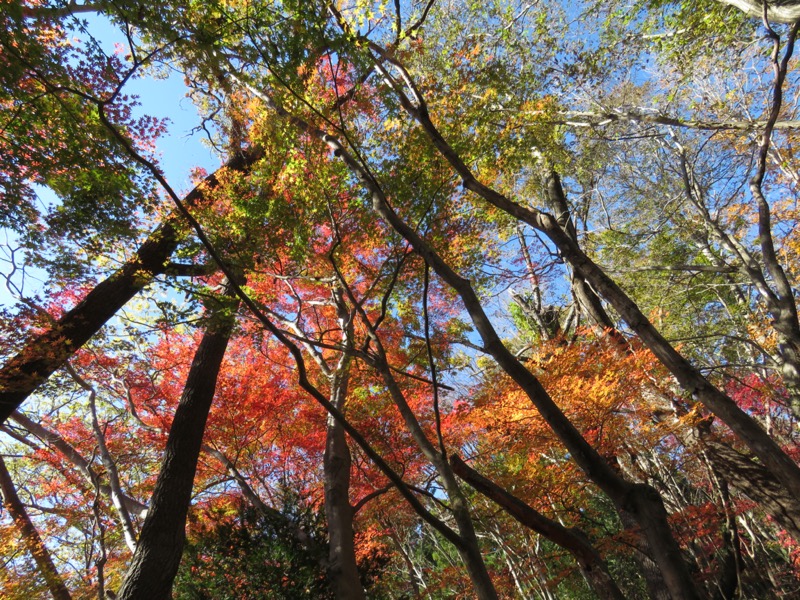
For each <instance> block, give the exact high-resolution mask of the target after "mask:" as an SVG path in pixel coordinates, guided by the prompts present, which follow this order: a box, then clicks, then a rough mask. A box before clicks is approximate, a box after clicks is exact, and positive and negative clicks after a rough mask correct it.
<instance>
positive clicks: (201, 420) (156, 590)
mask: <svg viewBox="0 0 800 600" xmlns="http://www.w3.org/2000/svg"><path fill="white" fill-rule="evenodd" d="M234 314H235V310H234V309H233V308H232V307H231V306H230V305H228V306H224V305H223V306H221V307H220V309H219V310H217V311H216V314H214V315H212V318H211V321H210V323H209V325H208V329H207V330H206V333H205V335H203V339H202V341H201V342H200V345H199V346H198V348H197V351H196V352H195V355H194V359H193V360H192V366H191V368H190V369H189V376H188V377H187V379H186V386H185V387H184V390H183V395H182V396H181V400H180V403H179V404H178V408H177V410H176V411H175V419H174V420H173V421H172V426H171V427H170V430H169V437H168V439H167V446H166V449H165V451H164V462H163V464H162V466H161V472H160V473H159V474H158V480H157V481H156V487H155V490H154V491H153V497H152V499H151V500H150V509H149V511H148V513H147V518H146V519H145V521H144V525H143V526H142V532H141V534H140V536H139V541H138V543H137V546H136V553H135V554H134V555H133V559H132V561H131V564H130V566H129V567H128V572H127V574H126V575H125V581H124V582H123V584H122V588H121V589H120V591H119V594H118V595H117V598H119V600H143V599H145V598H146V599H147V600H169V598H170V597H171V593H172V583H173V581H174V579H175V575H176V574H177V572H178V566H179V565H180V560H181V555H182V554H183V547H184V544H185V542H186V531H185V528H186V515H187V513H188V511H189V503H190V501H191V496H192V486H193V484H194V476H195V472H196V470H197V461H198V457H199V455H200V448H201V446H202V442H203V434H204V432H205V427H206V420H207V419H208V413H209V411H210V409H211V402H212V400H213V398H214V390H215V388H216V384H217V376H218V374H219V371H220V367H221V365H222V359H223V357H224V355H225V349H226V347H227V345H228V339H229V337H230V334H231V330H232V329H233V323H234Z"/></svg>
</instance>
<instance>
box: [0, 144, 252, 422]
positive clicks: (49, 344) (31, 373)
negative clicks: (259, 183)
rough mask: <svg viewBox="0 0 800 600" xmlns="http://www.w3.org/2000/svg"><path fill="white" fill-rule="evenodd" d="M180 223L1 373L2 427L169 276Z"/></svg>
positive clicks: (248, 160)
mask: <svg viewBox="0 0 800 600" xmlns="http://www.w3.org/2000/svg"><path fill="white" fill-rule="evenodd" d="M263 154H264V153H263V150H261V149H260V148H259V149H253V150H250V151H247V152H243V153H240V154H238V155H236V156H235V157H233V158H232V159H230V160H229V161H228V162H227V163H225V165H224V166H223V167H221V168H220V170H222V169H232V170H236V171H244V170H247V169H248V168H250V167H251V166H252V165H253V164H254V163H255V162H256V161H257V160H258V159H259V158H261V157H262V156H263ZM217 173H219V171H217ZM217 173H213V174H211V175H209V176H208V177H206V179H205V180H204V181H203V183H202V184H200V185H199V186H197V187H196V188H194V189H193V190H192V191H191V192H189V194H187V195H186V197H185V198H184V199H183V202H184V204H185V205H186V206H191V205H192V204H195V203H197V201H198V200H199V199H200V198H202V197H203V190H205V189H209V188H213V187H216V186H217V185H218V180H217ZM180 223H181V216H180V215H179V214H177V213H173V214H172V215H170V216H169V217H168V218H167V219H166V220H165V221H164V223H163V224H162V225H161V226H160V227H158V228H157V229H156V230H155V231H154V232H153V233H151V234H150V236H149V237H148V238H147V239H146V240H145V242H144V243H143V244H142V245H141V246H140V247H139V249H138V250H137V251H136V254H135V256H134V257H133V258H132V259H131V260H129V261H128V262H127V263H126V264H125V265H124V266H123V267H122V268H121V269H119V270H118V271H117V272H115V273H114V274H113V275H111V276H110V277H108V278H107V279H105V280H103V281H101V282H100V283H99V284H97V285H96V286H95V287H94V289H93V290H92V291H91V292H89V294H88V295H87V296H86V297H85V298H84V299H83V300H82V301H81V302H80V303H79V304H78V305H77V306H76V307H75V308H73V309H72V310H70V311H69V312H67V313H66V314H65V315H64V316H63V317H61V318H60V319H59V320H58V321H57V322H56V324H55V325H54V326H53V327H51V328H50V329H48V330H47V331H45V332H44V333H42V334H40V335H37V336H35V337H34V338H32V339H31V340H30V341H28V343H27V344H25V347H24V348H23V349H22V350H21V351H20V352H19V353H17V355H16V356H14V357H13V358H12V359H11V360H9V361H8V362H7V363H6V364H5V365H3V367H2V368H0V424H2V423H4V422H5V421H6V419H7V418H8V417H9V415H11V413H12V412H13V411H14V410H16V409H17V408H19V406H20V404H22V403H23V402H24V401H25V399H26V398H27V397H28V396H30V395H31V394H32V393H33V391H34V390H35V389H36V388H37V387H39V386H40V385H41V384H42V383H44V382H45V381H47V379H48V377H50V375H52V374H53V372H54V371H56V370H57V369H59V368H60V367H62V366H63V365H64V363H66V361H67V360H69V358H70V356H72V355H73V354H74V353H75V352H76V351H77V350H78V349H79V348H80V347H81V346H83V344H85V343H86V342H87V341H88V340H89V339H90V338H91V337H92V336H93V335H94V334H96V333H97V332H98V331H99V330H100V328H101V327H103V325H105V324H106V322H107V321H108V320H109V319H110V318H111V317H113V316H114V315H115V314H116V313H117V311H118V310H119V309H120V308H122V307H123V306H124V305H125V304H126V303H127V302H128V301H129V300H130V299H131V298H133V297H134V296H135V295H136V294H137V293H139V292H140V291H141V290H142V289H143V288H144V287H145V286H147V285H148V284H150V283H151V282H152V281H153V279H154V278H155V277H156V275H160V274H162V273H164V272H165V271H166V268H167V265H168V261H169V257H170V256H171V255H172V252H173V250H175V248H176V246H177V244H178V240H179V239H180V238H181V236H182V234H181V232H180Z"/></svg>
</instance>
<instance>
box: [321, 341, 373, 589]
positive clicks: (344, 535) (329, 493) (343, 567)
mask: <svg viewBox="0 0 800 600" xmlns="http://www.w3.org/2000/svg"><path fill="white" fill-rule="evenodd" d="M342 363H343V364H342ZM349 363H350V357H349V356H343V357H342V362H340V365H339V368H338V369H337V371H336V373H335V374H334V378H333V382H332V384H331V404H333V405H334V406H335V407H336V408H338V409H339V410H340V411H342V412H343V413H344V404H345V401H346V400H347V388H348V385H347V384H348V380H349V375H350V374H349V368H350V365H349ZM323 460H324V462H323V471H324V473H325V517H326V519H327V522H328V542H329V552H328V577H329V579H330V582H331V587H332V589H333V592H334V595H335V596H336V598H337V600H364V599H365V596H364V590H363V588H362V587H361V580H360V578H359V575H358V566H357V564H356V550H355V544H354V541H353V507H352V505H351V504H350V464H351V457H350V447H349V446H348V445H347V438H346V437H345V434H344V429H343V428H342V426H341V425H340V424H339V423H337V422H336V420H335V419H334V418H333V417H332V416H330V415H328V425H327V431H326V440H325V456H324V459H323Z"/></svg>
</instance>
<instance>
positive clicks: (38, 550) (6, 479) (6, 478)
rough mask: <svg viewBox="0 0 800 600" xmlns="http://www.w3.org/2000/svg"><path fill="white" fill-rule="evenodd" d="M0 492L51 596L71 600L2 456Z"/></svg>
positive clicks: (56, 599)
mask: <svg viewBox="0 0 800 600" xmlns="http://www.w3.org/2000/svg"><path fill="white" fill-rule="evenodd" d="M0 491H2V492H3V504H4V506H5V507H6V510H8V514H10V515H11V518H12V519H13V520H14V525H16V526H17V529H18V530H19V533H20V535H21V536H22V540H23V542H24V543H25V546H26V547H27V548H28V552H30V553H31V554H32V555H33V559H34V560H35V561H36V566H37V567H39V571H41V573H42V576H43V577H44V580H45V582H46V583H47V588H48V589H49V590H50V594H51V595H52V596H53V598H55V600H71V598H72V596H70V593H69V590H68V589H67V586H66V585H64V580H63V579H61V575H59V573H58V570H57V569H56V566H55V564H53V559H52V558H51V556H50V551H49V550H48V549H47V546H45V545H44V542H43V541H42V538H41V537H40V536H39V532H38V531H36V527H34V525H33V522H32V521H31V519H30V517H29V516H28V513H27V511H26V510H25V507H24V506H23V504H22V501H21V500H20V499H19V496H18V495H17V490H16V488H15V487H14V482H13V481H12V480H11V474H10V473H9V472H8V469H7V468H6V463H5V462H4V461H3V458H2V456H0Z"/></svg>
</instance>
